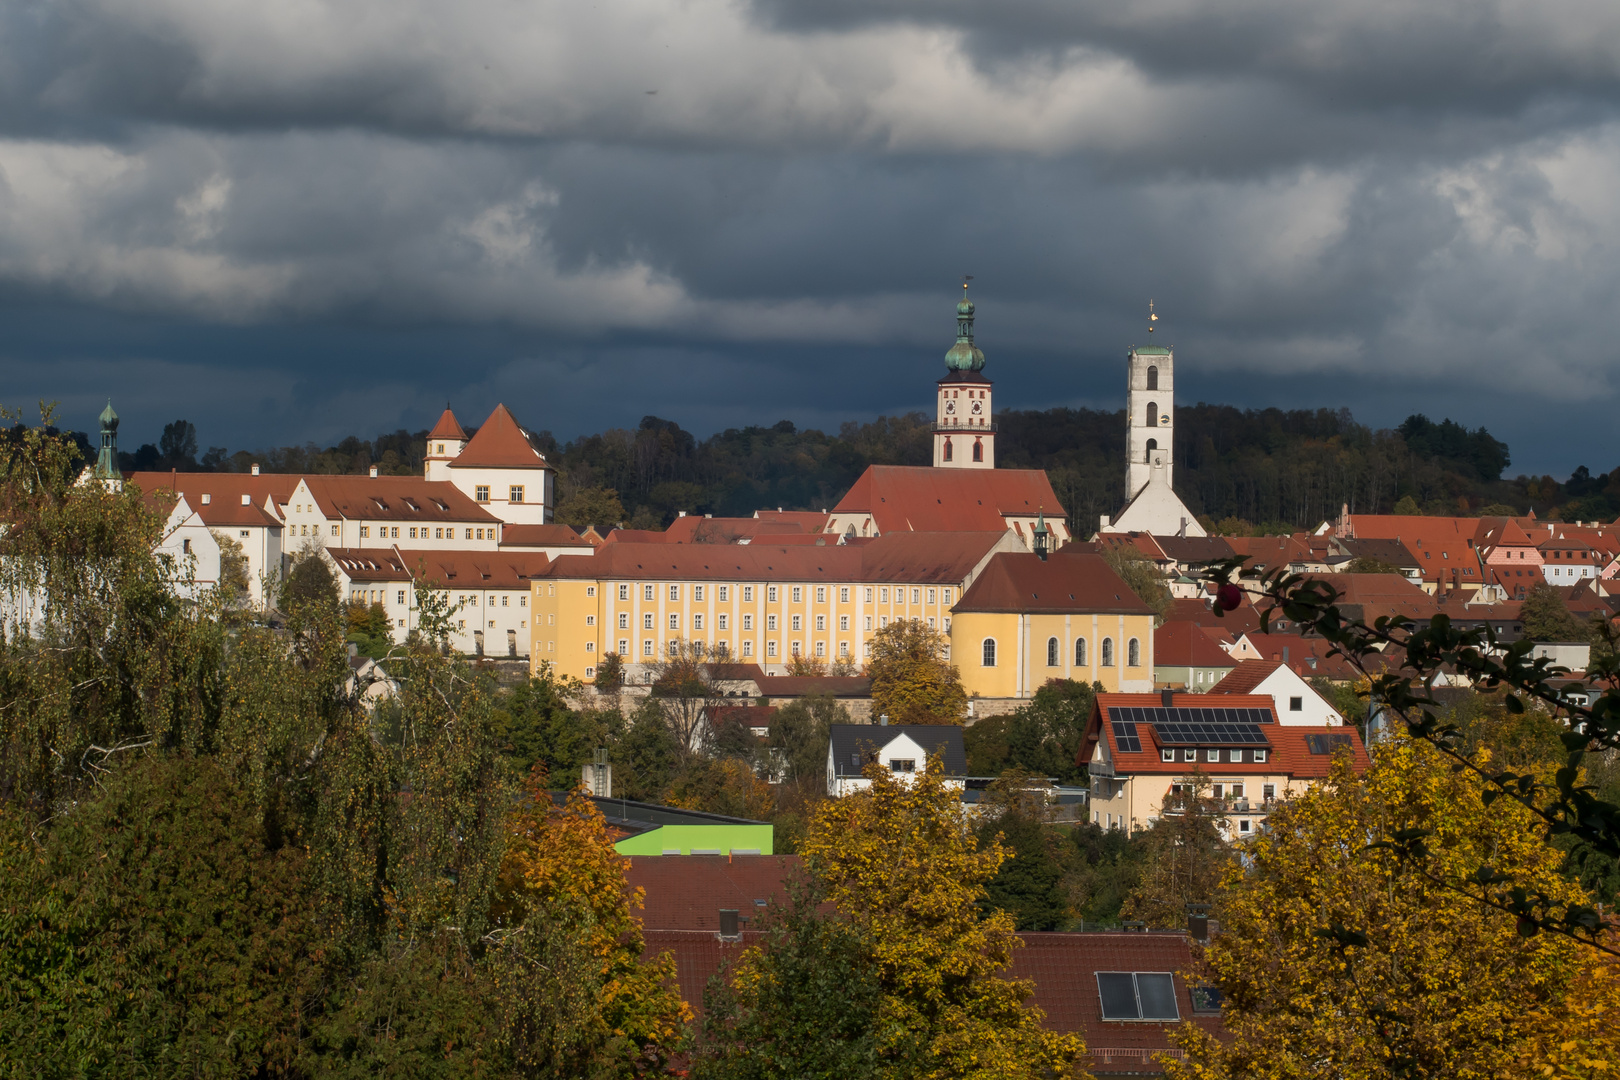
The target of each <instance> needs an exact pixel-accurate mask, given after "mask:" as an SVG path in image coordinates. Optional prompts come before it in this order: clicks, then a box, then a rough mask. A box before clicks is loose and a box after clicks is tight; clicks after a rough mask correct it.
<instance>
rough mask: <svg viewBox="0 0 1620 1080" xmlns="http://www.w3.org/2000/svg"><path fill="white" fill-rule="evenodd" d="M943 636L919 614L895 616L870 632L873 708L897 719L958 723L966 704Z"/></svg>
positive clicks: (904, 721) (891, 718)
mask: <svg viewBox="0 0 1620 1080" xmlns="http://www.w3.org/2000/svg"><path fill="white" fill-rule="evenodd" d="M948 647H949V643H948V642H947V641H946V639H945V636H944V635H943V634H941V633H939V631H937V630H935V629H934V628H933V627H931V626H929V625H928V624H927V623H925V622H923V621H922V620H921V619H896V620H894V621H893V622H891V623H889V625H888V626H885V627H883V628H882V629H881V630H879V631H878V632H877V633H876V634H874V635H873V637H872V659H871V660H870V661H869V662H868V664H867V666H866V670H867V674H868V675H869V676H870V677H871V679H872V713H873V714H874V715H884V716H887V717H888V718H889V720H890V721H891V722H893V723H896V724H959V723H961V721H962V714H963V713H964V712H965V711H966V709H967V691H965V690H964V689H963V688H962V676H961V673H960V672H958V671H957V670H956V668H955V667H953V666H952V665H951V663H950V661H948V660H946V659H945V656H946V650H947V648H948Z"/></svg>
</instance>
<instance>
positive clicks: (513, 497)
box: [506, 484, 523, 503]
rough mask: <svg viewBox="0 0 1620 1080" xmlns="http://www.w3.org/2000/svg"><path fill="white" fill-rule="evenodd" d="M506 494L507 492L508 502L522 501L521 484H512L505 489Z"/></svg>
mask: <svg viewBox="0 0 1620 1080" xmlns="http://www.w3.org/2000/svg"><path fill="white" fill-rule="evenodd" d="M506 494H507V497H508V501H509V502H517V503H520V502H522V501H523V485H521V484H513V485H512V486H511V487H510V488H508V489H507V492H506Z"/></svg>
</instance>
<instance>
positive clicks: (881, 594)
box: [878, 589, 889, 604]
mask: <svg viewBox="0 0 1620 1080" xmlns="http://www.w3.org/2000/svg"><path fill="white" fill-rule="evenodd" d="M878 600H879V601H881V602H882V603H885V604H887V603H888V602H889V590H888V589H879V590H878Z"/></svg>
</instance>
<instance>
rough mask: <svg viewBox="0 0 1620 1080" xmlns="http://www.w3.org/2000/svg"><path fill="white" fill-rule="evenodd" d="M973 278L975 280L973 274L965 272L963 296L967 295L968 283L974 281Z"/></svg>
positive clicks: (963, 276)
mask: <svg viewBox="0 0 1620 1080" xmlns="http://www.w3.org/2000/svg"><path fill="white" fill-rule="evenodd" d="M972 280H973V275H972V274H963V275H962V295H963V296H966V295H967V283H968V282H970V281H972Z"/></svg>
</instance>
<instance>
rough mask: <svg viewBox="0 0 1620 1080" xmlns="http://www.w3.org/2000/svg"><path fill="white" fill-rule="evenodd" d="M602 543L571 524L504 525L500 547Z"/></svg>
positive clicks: (594, 545) (576, 545)
mask: <svg viewBox="0 0 1620 1080" xmlns="http://www.w3.org/2000/svg"><path fill="white" fill-rule="evenodd" d="M601 543H602V541H601V539H600V538H597V537H595V534H594V533H593V534H591V535H590V536H586V535H583V534H582V533H581V532H580V531H579V530H578V529H576V528H574V527H573V526H572V525H505V526H503V527H502V528H501V547H503V548H507V547H514V548H516V547H578V548H594V547H597V546H599V545H600V544H601Z"/></svg>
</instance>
